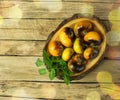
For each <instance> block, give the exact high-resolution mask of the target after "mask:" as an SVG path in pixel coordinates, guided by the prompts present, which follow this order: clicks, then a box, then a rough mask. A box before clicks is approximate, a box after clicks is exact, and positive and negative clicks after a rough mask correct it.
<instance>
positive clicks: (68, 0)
mask: <svg viewBox="0 0 120 100" xmlns="http://www.w3.org/2000/svg"><path fill="white" fill-rule="evenodd" d="M4 1H8V0H4ZM11 1H13V2H15V1H17V2H18V1H19V2H24V1H25V2H40V1H39V0H11ZM41 1H42V2H48V1H50V2H60V1H62V2H92V3H94V2H98V3H120V1H119V0H104V1H101V0H74V1H73V0H58V1H57V0H41Z"/></svg>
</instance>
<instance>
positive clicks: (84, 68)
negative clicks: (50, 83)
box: [44, 14, 106, 79]
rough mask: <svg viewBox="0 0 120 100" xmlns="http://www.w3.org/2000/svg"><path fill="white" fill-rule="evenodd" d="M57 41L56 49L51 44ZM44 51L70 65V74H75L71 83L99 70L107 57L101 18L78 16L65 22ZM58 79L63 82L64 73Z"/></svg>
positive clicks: (50, 39) (53, 33) (48, 40)
mask: <svg viewBox="0 0 120 100" xmlns="http://www.w3.org/2000/svg"><path fill="white" fill-rule="evenodd" d="M64 35H67V36H64ZM67 39H68V40H67ZM69 39H70V40H71V41H69ZM54 41H57V42H56V43H53V44H54V45H55V44H56V47H54V48H52V46H53V45H52V44H51V45H50V43H52V42H54ZM75 41H76V42H75ZM58 42H59V43H58ZM57 43H58V44H57ZM66 48H69V49H68V51H67V50H66V51H65V49H66ZM70 48H71V49H70ZM55 49H57V50H58V51H55ZM44 50H45V51H46V52H47V54H48V57H50V56H55V57H59V58H60V59H62V60H64V61H65V62H66V63H67V67H68V70H69V71H71V72H73V73H72V74H71V75H70V79H80V78H82V77H83V76H85V75H87V73H89V72H91V71H92V70H93V69H95V68H96V66H97V65H98V64H99V63H100V61H101V60H102V58H103V57H104V53H105V50H106V30H105V28H104V25H103V23H101V21H100V19H98V18H97V17H95V16H89V17H86V16H82V15H80V14H75V15H74V16H72V17H70V18H68V19H65V20H64V21H63V22H62V23H61V24H60V25H59V26H58V27H57V28H56V29H55V30H54V31H53V32H52V33H51V34H50V35H49V37H48V39H47V42H46V44H45V48H44ZM50 50H51V51H50ZM54 52H55V53H56V54H54ZM63 52H64V53H65V54H64V55H63ZM75 56H76V58H75ZM76 59H77V60H76ZM70 60H71V61H70ZM47 68H48V67H47ZM48 70H49V68H48ZM56 76H57V77H59V78H62V71H60V72H59V74H57V75H56ZM62 79H63V78H62Z"/></svg>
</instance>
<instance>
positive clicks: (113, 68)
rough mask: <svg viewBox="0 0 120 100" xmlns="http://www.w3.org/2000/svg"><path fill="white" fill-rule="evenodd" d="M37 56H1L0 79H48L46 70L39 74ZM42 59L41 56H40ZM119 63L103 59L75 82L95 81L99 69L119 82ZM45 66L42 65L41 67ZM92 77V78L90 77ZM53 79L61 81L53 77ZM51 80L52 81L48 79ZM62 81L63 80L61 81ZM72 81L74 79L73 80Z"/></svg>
mask: <svg viewBox="0 0 120 100" xmlns="http://www.w3.org/2000/svg"><path fill="white" fill-rule="evenodd" d="M37 58H38V57H19V56H16V57H15V56H2V57H0V73H1V74H0V80H28V81H29V80H32V81H50V79H49V77H48V72H47V74H46V75H39V73H38V70H39V68H37V67H36V65H35V62H36V60H37ZM41 59H42V58H41ZM119 66H120V63H119V61H117V60H103V61H102V62H101V63H100V64H99V65H98V66H97V68H96V69H95V70H94V71H92V72H91V73H89V74H88V75H86V76H85V77H84V78H83V79H81V80H76V81H77V82H96V75H97V73H98V72H100V71H108V72H110V73H111V74H112V75H113V80H114V82H118V83H119V82H120V79H119V71H120V68H119ZM44 67H45V66H44V65H43V66H42V68H44ZM91 77H92V78H91ZM53 81H62V80H58V79H57V78H55V80H53ZM50 82H52V81H50ZM62 82H63V81H62ZM73 82H74V81H73Z"/></svg>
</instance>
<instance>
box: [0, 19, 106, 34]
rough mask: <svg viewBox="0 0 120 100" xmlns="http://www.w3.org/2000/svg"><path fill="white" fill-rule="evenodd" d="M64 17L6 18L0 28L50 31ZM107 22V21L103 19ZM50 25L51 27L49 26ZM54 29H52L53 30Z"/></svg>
mask: <svg viewBox="0 0 120 100" xmlns="http://www.w3.org/2000/svg"><path fill="white" fill-rule="evenodd" d="M63 20H64V19H35V18H33V19H29V18H27V19H21V20H19V22H18V23H14V21H17V19H4V22H3V24H2V25H0V29H21V30H22V29H23V30H24V29H37V30H39V31H41V32H43V33H45V31H44V30H46V31H50V29H54V28H55V27H57V25H58V24H60V22H62V21H63ZM103 22H106V21H103ZM48 27H49V28H48ZM51 31H52V30H51Z"/></svg>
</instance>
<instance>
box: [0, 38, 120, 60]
mask: <svg viewBox="0 0 120 100" xmlns="http://www.w3.org/2000/svg"><path fill="white" fill-rule="evenodd" d="M45 43H46V41H45V40H44V41H35V40H33V41H26V40H24V41H8V40H7V41H2V40H1V41H0V55H6V56H7V55H8V56H9V55H12V56H14V55H18V56H41V55H42V50H43V48H44V46H45ZM105 58H107V59H120V46H109V47H108V48H107V50H106V53H105Z"/></svg>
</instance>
